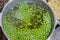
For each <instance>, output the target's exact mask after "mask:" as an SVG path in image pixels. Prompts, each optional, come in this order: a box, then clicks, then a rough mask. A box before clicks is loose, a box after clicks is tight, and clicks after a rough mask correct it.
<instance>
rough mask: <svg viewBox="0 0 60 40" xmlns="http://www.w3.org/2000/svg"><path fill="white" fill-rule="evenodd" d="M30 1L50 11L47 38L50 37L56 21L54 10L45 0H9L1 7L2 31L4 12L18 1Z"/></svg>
mask: <svg viewBox="0 0 60 40" xmlns="http://www.w3.org/2000/svg"><path fill="white" fill-rule="evenodd" d="M23 1H25V2H28V3H29V2H30V3H37V4H38V5H40V6H43V7H44V8H45V9H46V10H49V11H50V12H51V13H50V15H51V21H52V23H51V32H50V35H49V36H48V38H47V40H49V39H50V37H51V36H52V35H53V32H54V31H55V27H56V25H57V23H58V21H57V19H56V17H55V14H54V11H53V10H52V7H51V6H50V5H49V4H48V3H47V2H46V1H45V0H10V1H9V2H8V3H7V4H6V5H5V7H4V8H3V10H2V12H1V13H0V26H1V28H2V30H3V32H4V28H3V16H4V14H6V12H7V11H8V10H9V9H11V8H13V7H14V6H15V5H17V4H18V3H20V2H23ZM4 34H5V35H6V37H7V38H8V40H10V39H9V37H8V35H7V34H6V33H5V32H4Z"/></svg>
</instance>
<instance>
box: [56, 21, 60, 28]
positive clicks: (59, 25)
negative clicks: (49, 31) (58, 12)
mask: <svg viewBox="0 0 60 40" xmlns="http://www.w3.org/2000/svg"><path fill="white" fill-rule="evenodd" d="M58 27H60V20H57V25H56V28H55V29H57V28H58Z"/></svg>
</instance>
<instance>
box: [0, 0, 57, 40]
mask: <svg viewBox="0 0 60 40" xmlns="http://www.w3.org/2000/svg"><path fill="white" fill-rule="evenodd" d="M12 1H13V0H9V2H8V3H7V4H6V5H5V7H4V8H3V10H2V12H1V15H3V11H4V10H5V8H6V6H8V4H10V3H11V2H12ZM43 2H44V3H45V4H46V5H47V6H48V7H49V8H50V10H52V13H53V16H54V22H55V24H54V28H53V30H52V32H51V34H50V35H49V36H48V38H47V40H50V37H51V36H52V35H53V33H54V31H55V26H56V25H57V19H56V15H55V12H54V11H53V9H52V7H51V6H50V5H49V4H48V3H47V2H45V1H43ZM1 23H2V16H1ZM1 28H2V31H3V33H4V34H5V36H6V37H7V38H8V40H10V38H9V37H8V36H7V35H6V33H5V32H4V29H3V25H1Z"/></svg>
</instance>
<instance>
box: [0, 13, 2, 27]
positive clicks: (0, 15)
mask: <svg viewBox="0 0 60 40" xmlns="http://www.w3.org/2000/svg"><path fill="white" fill-rule="evenodd" d="M1 17H2V13H0V27H1V26H2V24H1V22H2V20H1Z"/></svg>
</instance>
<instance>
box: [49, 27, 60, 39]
mask: <svg viewBox="0 0 60 40" xmlns="http://www.w3.org/2000/svg"><path fill="white" fill-rule="evenodd" d="M50 40H60V27H59V28H57V29H56V30H55V31H54V33H53V35H52V37H51V39H50Z"/></svg>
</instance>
